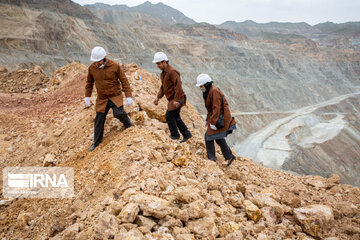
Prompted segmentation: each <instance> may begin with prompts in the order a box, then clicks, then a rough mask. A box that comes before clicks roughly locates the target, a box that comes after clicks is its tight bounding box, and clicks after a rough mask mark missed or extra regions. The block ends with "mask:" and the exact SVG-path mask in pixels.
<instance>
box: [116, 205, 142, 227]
mask: <svg viewBox="0 0 360 240" xmlns="http://www.w3.org/2000/svg"><path fill="white" fill-rule="evenodd" d="M138 213H139V207H138V204H136V203H129V204H127V205H126V206H125V207H124V208H123V209H122V210H121V212H120V215H119V218H120V219H121V222H123V223H132V222H134V221H135V219H136V216H137V215H138Z"/></svg>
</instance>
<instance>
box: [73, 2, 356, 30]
mask: <svg viewBox="0 0 360 240" xmlns="http://www.w3.org/2000/svg"><path fill="white" fill-rule="evenodd" d="M73 1H74V2H76V3H79V4H81V5H84V4H93V3H96V2H102V3H106V4H110V5H115V4H126V5H128V6H136V5H139V4H142V3H143V2H145V1H144V0H73ZM150 2H151V3H154V4H155V3H158V2H162V3H164V4H166V5H168V6H171V7H173V8H175V9H177V10H179V11H181V12H182V13H184V14H185V15H186V16H187V17H189V18H192V19H194V20H195V21H197V22H208V23H211V24H220V23H223V22H225V21H228V20H233V21H237V22H242V21H245V20H253V21H255V22H258V23H266V22H271V21H276V22H307V23H309V24H311V25H314V24H317V23H322V22H327V21H330V22H335V23H343V22H349V21H360V0H162V1H153V0H150Z"/></svg>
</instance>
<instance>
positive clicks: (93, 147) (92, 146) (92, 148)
mask: <svg viewBox="0 0 360 240" xmlns="http://www.w3.org/2000/svg"><path fill="white" fill-rule="evenodd" d="M95 148H96V146H95V144H93V145H91V147H90V148H89V152H92V151H94V149H95Z"/></svg>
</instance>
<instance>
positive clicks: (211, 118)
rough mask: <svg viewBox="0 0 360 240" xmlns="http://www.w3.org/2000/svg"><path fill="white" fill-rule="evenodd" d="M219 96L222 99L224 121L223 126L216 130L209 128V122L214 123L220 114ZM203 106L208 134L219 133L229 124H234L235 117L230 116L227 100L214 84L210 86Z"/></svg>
mask: <svg viewBox="0 0 360 240" xmlns="http://www.w3.org/2000/svg"><path fill="white" fill-rule="evenodd" d="M221 98H222V99H223V101H224V123H225V126H224V127H223V128H219V129H217V130H213V129H211V128H210V124H212V125H216V123H217V121H218V119H219V116H220V114H221V108H222V106H221ZM205 106H206V110H207V116H206V121H207V123H208V133H209V135H213V134H216V133H220V132H223V131H227V130H228V129H229V127H230V126H232V125H234V124H236V122H235V119H234V118H233V117H231V113H230V108H229V105H228V102H227V101H226V99H225V96H224V94H223V93H222V92H221V91H220V90H219V89H218V88H217V87H215V86H211V88H210V91H209V95H208V96H207V98H206V101H205Z"/></svg>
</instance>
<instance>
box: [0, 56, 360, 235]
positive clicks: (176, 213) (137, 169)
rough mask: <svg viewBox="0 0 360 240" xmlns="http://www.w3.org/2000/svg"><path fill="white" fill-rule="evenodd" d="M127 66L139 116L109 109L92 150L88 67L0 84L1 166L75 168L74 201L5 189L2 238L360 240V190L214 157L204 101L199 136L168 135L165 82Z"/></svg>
mask: <svg viewBox="0 0 360 240" xmlns="http://www.w3.org/2000/svg"><path fill="white" fill-rule="evenodd" d="M124 69H125V70H126V75H127V77H128V78H129V80H130V82H131V86H132V88H133V89H134V100H135V103H134V106H131V107H126V108H125V109H126V111H127V112H128V113H129V115H130V118H131V119H132V121H133V122H134V123H135V126H134V127H131V128H129V129H124V128H123V127H122V126H121V124H120V123H119V121H118V120H116V119H114V118H113V117H112V115H111V114H109V116H108V119H107V122H106V126H105V138H104V141H103V143H102V144H101V145H100V146H99V147H98V148H96V149H95V151H93V152H91V153H89V152H88V151H87V149H88V147H89V146H90V145H91V141H92V131H93V129H92V125H93V118H94V115H95V111H94V110H93V109H92V108H93V107H92V108H90V109H89V108H84V105H83V99H82V94H83V89H84V84H85V79H86V66H85V65H82V64H80V63H76V62H74V63H71V64H69V65H67V66H64V67H62V68H60V69H59V70H57V71H56V72H54V73H53V75H52V77H51V79H50V80H49V81H45V82H44V85H43V87H42V88H41V89H38V90H37V91H36V92H33V93H11V92H8V90H7V89H6V88H1V90H2V91H3V92H2V93H0V95H1V98H0V110H1V111H0V120H1V121H0V137H1V139H2V141H1V145H2V146H1V148H0V149H1V150H0V151H1V152H0V166H1V169H2V168H3V167H5V166H64V167H65V166H66V167H73V168H74V174H75V197H74V198H72V199H12V200H11V199H4V198H1V200H0V209H1V212H0V223H1V224H0V228H1V231H0V237H1V238H2V239H84V240H85V239H176V240H178V239H180V240H181V239H234V240H235V239H236V240H239V239H259V240H264V239H327V240H335V239H359V236H360V220H359V219H360V211H359V209H360V201H359V194H360V189H359V188H357V187H352V186H349V185H343V184H339V177H338V176H336V175H332V176H331V177H330V178H328V179H325V178H322V177H313V176H306V177H296V176H293V175H291V174H288V173H284V172H281V171H277V170H272V169H268V168H264V167H262V166H260V165H258V164H255V163H254V162H252V161H251V159H248V158H242V157H237V159H236V160H235V162H234V163H233V164H232V165H231V166H230V167H228V168H226V167H224V165H223V164H224V159H223V158H222V157H219V160H218V162H216V163H214V162H211V161H209V160H206V157H205V147H204V142H203V134H204V131H205V129H204V128H203V120H202V118H201V116H200V115H199V113H198V112H197V111H196V110H195V108H194V107H193V106H192V105H191V104H188V105H187V106H186V107H185V108H184V110H183V111H182V116H183V118H184V121H185V122H186V123H187V125H188V126H189V128H190V130H191V131H192V133H193V135H194V137H193V138H191V139H190V140H189V141H188V142H187V143H184V144H180V143H179V142H178V141H172V140H170V139H169V138H168V134H169V132H168V130H167V125H166V124H165V123H164V111H165V108H166V101H165V100H162V101H161V103H160V106H158V107H155V106H154V105H153V104H152V103H151V100H152V99H153V98H154V96H155V94H156V92H157V89H158V88H159V86H160V80H159V79H158V78H157V77H156V76H154V75H152V74H150V73H149V72H147V71H146V70H144V69H142V68H139V67H137V66H136V64H126V65H124ZM36 74H37V73H36V72H35V71H34V72H33V73H32V75H34V78H35V76H36ZM29 75H31V74H29ZM140 75H141V76H142V78H141V80H140ZM26 77H30V76H26ZM23 80H24V77H23V76H21V75H20V76H19V79H18V81H17V82H19V83H21V82H23ZM95 95H96V94H95ZM95 97H96V96H93V97H92V101H94V99H95ZM219 153H220V152H219V149H217V154H218V155H219V156H220V154H219ZM0 172H1V173H2V171H0ZM0 179H1V180H0V181H2V177H1V176H0Z"/></svg>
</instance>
